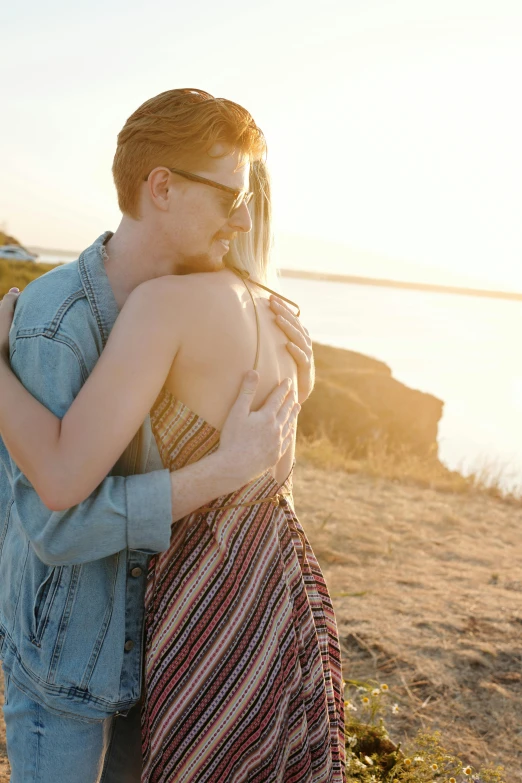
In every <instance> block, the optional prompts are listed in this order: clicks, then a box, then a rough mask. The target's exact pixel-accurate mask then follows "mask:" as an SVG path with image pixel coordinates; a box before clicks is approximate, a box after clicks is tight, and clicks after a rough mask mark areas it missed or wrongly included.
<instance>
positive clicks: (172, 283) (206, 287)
mask: <svg viewBox="0 0 522 783" xmlns="http://www.w3.org/2000/svg"><path fill="white" fill-rule="evenodd" d="M237 282H238V279H237V278H236V276H235V275H234V274H233V273H232V272H230V271H229V270H228V269H220V270H217V271H216V272H193V273H192V274H188V275H163V276H162V277H154V278H152V279H151V280H146V281H145V282H143V283H140V285H138V286H137V287H136V288H135V289H134V291H133V292H132V294H131V296H133V297H134V298H136V299H137V298H143V299H154V300H155V299H157V298H158V297H159V298H160V299H168V298H183V299H184V298H185V297H187V296H204V295H209V294H210V295H211V294H213V293H215V292H216V291H217V290H220V291H224V290H226V289H230V290H233V289H234V288H235V287H236V286H237Z"/></svg>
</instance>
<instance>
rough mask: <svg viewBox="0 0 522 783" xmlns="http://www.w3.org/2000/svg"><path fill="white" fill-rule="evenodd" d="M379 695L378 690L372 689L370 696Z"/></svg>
mask: <svg viewBox="0 0 522 783" xmlns="http://www.w3.org/2000/svg"><path fill="white" fill-rule="evenodd" d="M380 693H381V692H380V690H379V688H374V689H373V691H372V696H379V695H380Z"/></svg>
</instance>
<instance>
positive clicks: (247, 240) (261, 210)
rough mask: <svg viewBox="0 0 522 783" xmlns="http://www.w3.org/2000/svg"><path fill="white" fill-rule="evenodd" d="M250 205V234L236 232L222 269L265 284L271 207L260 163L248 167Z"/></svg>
mask: <svg viewBox="0 0 522 783" xmlns="http://www.w3.org/2000/svg"><path fill="white" fill-rule="evenodd" d="M250 190H251V191H252V192H253V194H254V197H253V198H252V201H251V202H250V205H251V206H250V214H251V217H252V230H251V231H249V232H248V233H245V232H240V233H239V234H238V236H237V237H236V239H234V240H233V242H232V244H231V246H230V251H229V252H228V253H227V255H226V257H225V265H226V266H229V267H235V268H236V269H240V270H242V271H244V272H248V273H249V275H250V277H251V278H252V280H257V281H258V282H259V283H266V281H267V279H268V277H269V273H270V258H271V251H272V203H271V200H270V177H269V174H268V169H267V167H266V163H265V161H264V160H255V161H253V163H252V164H251V167H250Z"/></svg>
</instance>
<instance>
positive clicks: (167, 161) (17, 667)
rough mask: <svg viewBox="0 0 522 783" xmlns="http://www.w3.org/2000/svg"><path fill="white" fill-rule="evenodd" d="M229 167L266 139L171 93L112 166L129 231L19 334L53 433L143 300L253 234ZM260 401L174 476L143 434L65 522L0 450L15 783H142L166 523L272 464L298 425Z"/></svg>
mask: <svg viewBox="0 0 522 783" xmlns="http://www.w3.org/2000/svg"><path fill="white" fill-rule="evenodd" d="M229 150H236V151H237V152H239V156H240V161H239V162H240V163H241V162H242V163H243V164H248V162H249V161H252V160H255V159H256V158H258V157H260V156H261V155H262V154H263V152H264V139H263V136H262V133H261V132H260V130H259V128H257V126H256V125H255V123H254V121H253V120H252V118H251V116H250V115H249V114H248V112H246V110H245V109H243V108H242V107H240V106H238V105H237V104H234V103H232V102H230V101H226V100H224V99H215V98H213V97H212V96H211V95H209V94H208V93H204V92H202V91H199V90H171V91H168V92H166V93H162V94H161V95H159V96H156V97H155V98H152V99H151V100H149V101H147V102H146V103H145V104H143V106H141V107H140V108H139V109H138V110H137V111H136V112H135V113H134V114H133V115H132V116H131V117H130V118H129V120H128V121H127V123H126V124H125V126H124V128H123V129H122V131H121V133H120V134H119V137H118V146H117V150H116V155H115V159H114V166H113V173H114V179H115V183H116V188H117V192H118V200H119V204H120V207H121V209H122V212H123V217H122V221H121V224H120V226H119V227H118V229H117V231H116V232H115V233H114V234H111V233H110V232H106V233H105V234H103V235H102V236H100V237H99V238H98V239H97V240H96V241H95V242H94V243H93V245H91V246H90V247H89V248H87V250H85V251H84V252H83V253H82V254H81V256H80V258H79V259H78V260H77V261H76V262H74V263H72V264H68V265H66V266H63V267H59V268H57V269H56V270H53V271H52V272H50V273H49V274H47V275H45V276H43V277H41V278H39V279H38V280H36V281H34V282H33V283H32V284H31V285H30V286H29V287H28V289H27V290H26V291H25V292H24V295H23V296H22V297H21V299H20V301H19V302H18V306H17V310H16V318H15V323H14V325H13V329H12V331H11V338H10V358H11V363H12V367H13V369H14V370H15V372H16V373H17V375H18V376H19V378H20V379H21V380H22V382H23V383H24V385H25V386H26V387H27V388H28V389H29V391H31V393H32V394H33V395H34V396H35V397H37V398H38V399H39V400H40V401H41V402H43V403H44V404H45V405H46V406H47V407H48V408H49V409H50V410H52V411H53V413H55V414H56V415H58V416H60V417H63V415H64V414H65V412H66V411H67V409H68V407H69V406H70V405H71V403H72V401H73V399H74V398H75V396H76V395H77V394H78V391H79V390H80V388H81V386H82V384H83V383H84V382H85V380H86V378H87V377H88V375H89V374H90V372H91V371H92V369H93V367H94V365H95V364H96V361H97V359H98V358H99V356H100V353H101V351H102V350H103V347H104V345H105V343H106V341H107V338H108V335H109V332H110V330H111V328H112V326H113V324H114V322H115V320H116V317H117V315H118V311H119V309H121V307H122V305H123V303H124V302H125V300H126V298H127V297H128V295H129V294H130V292H131V291H132V290H133V289H134V288H135V287H136V286H137V285H139V284H140V283H141V282H143V281H144V280H147V279H151V278H153V277H158V276H161V275H165V274H179V273H187V272H191V271H202V270H209V269H214V268H219V267H220V265H222V259H223V256H224V255H225V254H226V253H227V251H228V247H229V242H230V240H231V239H232V238H233V237H234V235H236V234H238V233H239V232H248V231H249V230H250V228H251V221H250V215H249V212H248V209H247V205H246V201H247V199H246V198H245V191H246V189H245V188H244V184H246V183H244V175H243V174H242V170H244V166H243V167H241V165H238V160H237V155H236V156H235V157H234V156H231V155H229V154H228V151H229ZM202 161H204V165H203V164H202ZM214 164H215V165H214ZM205 166H206V168H205ZM166 167H170V168H177V169H178V170H183V171H185V172H186V173H187V172H188V173H189V174H190V173H191V172H192V173H193V174H194V173H195V174H196V177H197V175H198V174H199V175H201V174H207V178H211V175H212V173H214V172H215V171H217V172H218V174H219V176H215V177H214V179H215V181H216V182H218V184H219V183H221V185H224V189H220V188H219V187H218V188H214V187H208V186H205V185H202V184H199V183H198V182H197V181H194V180H193V179H190V177H189V178H187V177H186V176H185V177H184V176H180V175H176V174H174V173H172V172H171V171H170V168H166ZM209 172H210V173H209ZM242 177H243V179H242ZM220 178H221V179H220ZM227 189H228V190H227ZM231 191H233V192H232V193H231ZM213 199H214V200H213ZM215 199H218V202H217V203H218V204H219V205H220V211H219V213H218V212H216V201H215ZM217 214H219V216H220V217H219V219H217V218H216V215H217ZM272 308H273V310H274V312H275V313H276V314H277V315H278V316H279V318H278V323H279V324H280V326H281V328H282V329H283V331H284V332H285V333H286V335H287V337H288V339H289V345H288V348H289V351H290V353H291V354H292V355H293V356H294V358H295V359H296V361H297V363H298V368H299V391H300V398H301V400H302V399H304V398H306V396H308V394H309V392H310V390H311V387H312V385H313V361H312V350H311V343H310V340H309V337H308V335H307V333H306V331H305V330H304V329H303V328H302V327H301V325H300V324H299V322H298V321H297V319H295V318H294V316H293V315H292V314H291V313H290V311H289V310H287V308H286V307H285V306H284V305H283V303H282V302H280V301H279V300H273V302H272ZM255 389H256V380H255V377H254V378H252V376H251V375H248V376H246V377H245V381H244V383H243V387H242V389H241V392H240V394H239V397H238V400H237V402H236V404H235V405H234V406H233V408H232V410H231V412H230V415H229V418H228V420H227V422H226V424H225V427H224V428H223V431H225V429H227V430H228V437H227V448H226V449H222V448H221V447H220V449H218V451H217V452H215V454H213V455H210V456H209V457H207V458H205V460H202V461H201V462H200V463H196V464H194V465H190V466H187V467H186V468H183V469H182V470H179V471H175V472H173V473H169V471H168V470H165V469H163V466H162V464H161V460H160V457H159V454H158V451H157V448H156V445H155V442H154V438H153V436H152V432H151V428H150V422H149V420H147V421H146V422H144V424H143V425H142V427H141V429H140V431H139V432H138V433H137V435H136V437H135V438H134V439H133V441H132V443H131V444H130V445H129V447H128V448H127V450H126V451H125V453H124V454H123V455H122V457H121V459H120V460H119V461H118V463H117V465H116V466H115V467H114V469H113V471H112V472H111V475H110V476H108V477H107V478H106V479H105V480H104V481H103V482H102V483H101V484H100V486H99V487H98V489H97V490H96V491H95V492H94V493H92V495H91V496H90V497H89V498H88V499H87V500H86V501H84V502H83V503H81V504H80V505H78V506H76V507H73V508H70V509H65V510H57V507H56V506H55V505H54V504H53V499H52V497H49V498H44V499H45V504H44V502H43V501H42V499H41V498H40V497H39V496H38V495H37V494H36V492H35V490H34V488H33V487H32V486H31V485H30V484H29V482H28V481H27V479H25V477H24V476H23V474H22V473H21V472H20V470H18V468H17V467H16V465H15V464H14V463H13V461H12V460H11V459H10V457H9V454H8V451H7V449H6V446H7V447H9V442H8V438H7V437H6V436H5V434H4V433H3V435H4V440H5V441H6V443H5V445H4V443H3V442H2V441H1V440H0V574H1V581H0V655H1V658H2V661H3V668H4V674H5V708H4V712H5V718H6V725H7V745H8V755H9V759H10V762H11V766H12V779H11V780H12V783H22V781H23V782H24V783H28V781H32V780H38V781H40V782H41V783H47V781H51V779H52V780H53V781H69V780H71V781H75V783H84V782H85V783H93V781H98V780H100V781H104V783H107V782H109V783H124V782H125V781H136V782H137V781H139V780H140V772H141V753H140V750H141V746H140V705H139V703H138V700H139V698H140V690H141V684H142V668H143V649H142V645H143V628H144V590H145V578H146V573H147V567H148V562H149V560H150V558H151V556H152V555H154V554H155V553H157V552H161V551H165V550H167V549H168V546H169V540H170V531H171V525H172V523H173V522H174V523H175V521H176V520H178V519H181V518H182V517H183V516H185V515H186V514H188V513H191V512H192V511H194V510H195V509H197V508H199V507H201V506H202V505H204V504H206V503H208V502H210V501H211V500H213V499H214V498H216V497H218V496H220V495H222V494H226V493H229V492H231V491H234V490H235V489H237V488H238V487H239V486H241V485H243V484H244V483H246V482H247V481H249V480H250V479H251V478H253V477H255V476H257V475H259V474H260V473H261V472H262V471H263V470H265V469H267V468H268V467H270V466H271V465H273V464H275V462H276V461H277V459H278V455H279V453H280V449H281V444H282V442H283V440H284V439H285V437H288V431H289V429H291V428H292V427H294V426H295V416H292V417H290V419H289V420H288V421H287V422H286V425H285V427H284V428H279V429H278V430H274V428H273V427H272V428H270V427H268V426H267V422H268V421H269V420H270V418H271V417H272V418H273V415H274V413H275V412H277V410H278V409H279V408H280V407H281V405H282V403H283V399H284V397H285V395H286V392H285V391H284V389H283V387H282V386H281V387H278V388H277V389H276V390H275V391H274V392H273V393H272V394H271V395H270V397H269V399H268V401H267V403H266V404H265V406H264V407H263V408H262V409H260V411H258V412H256V414H253V415H252V414H249V404H248V403H245V400H249V399H251V398H252V397H251V395H252V394H253V393H254V392H255ZM245 395H247V396H245ZM78 447H79V448H81V444H79V445H78ZM238 466H240V470H239V471H238ZM52 508H54V509H55V510H50V509H52Z"/></svg>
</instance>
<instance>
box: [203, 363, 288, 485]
mask: <svg viewBox="0 0 522 783" xmlns="http://www.w3.org/2000/svg"><path fill="white" fill-rule="evenodd" d="M258 383H259V375H258V374H257V372H255V371H254V370H250V371H249V372H248V373H247V374H246V375H245V377H244V379H243V383H242V384H241V390H240V392H239V395H238V398H237V400H236V401H235V403H234V405H233V406H232V408H231V409H230V413H229V414H228V417H227V420H226V422H225V424H224V425H223V429H222V430H221V438H220V445H219V449H218V454H221V457H222V459H224V460H225V461H226V464H227V465H228V466H229V468H228V469H229V470H230V471H231V475H235V476H238V478H239V479H240V480H241V482H243V483H247V482H248V481H251V480H252V479H254V478H257V476H260V475H261V474H262V473H264V472H265V471H266V470H268V469H269V468H271V467H273V466H274V465H276V464H277V463H278V462H279V460H280V458H281V457H282V456H283V454H284V453H285V451H286V450H287V449H288V447H289V446H290V445H291V443H292V441H293V439H294V436H295V429H296V426H297V416H298V413H299V411H300V410H301V406H300V405H299V403H298V402H297V401H296V396H295V391H294V389H293V388H292V382H291V381H290V379H288V378H287V379H285V380H284V381H282V383H280V384H279V385H278V386H276V387H275V389H273V391H272V392H271V393H270V394H269V396H268V397H267V399H266V401H265V403H264V405H263V407H262V408H259V410H257V411H251V405H252V400H253V399H254V395H255V393H256V390H257V385H258Z"/></svg>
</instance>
